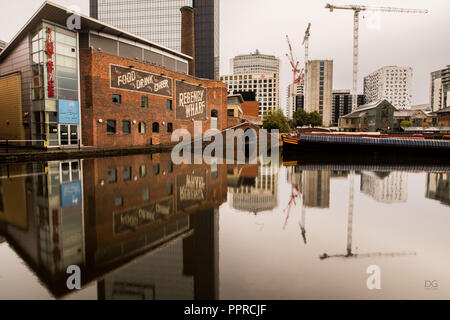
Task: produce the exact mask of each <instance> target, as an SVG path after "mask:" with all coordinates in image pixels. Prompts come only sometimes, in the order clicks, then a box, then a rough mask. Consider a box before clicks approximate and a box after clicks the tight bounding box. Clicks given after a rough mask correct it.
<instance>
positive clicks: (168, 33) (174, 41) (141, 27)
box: [90, 0, 220, 79]
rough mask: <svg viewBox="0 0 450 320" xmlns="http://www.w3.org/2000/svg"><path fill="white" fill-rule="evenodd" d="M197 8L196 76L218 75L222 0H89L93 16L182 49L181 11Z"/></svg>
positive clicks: (152, 39) (168, 45)
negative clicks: (220, 6) (185, 7)
mask: <svg viewBox="0 0 450 320" xmlns="http://www.w3.org/2000/svg"><path fill="white" fill-rule="evenodd" d="M184 6H189V7H193V8H194V9H195V60H196V61H195V62H196V76H197V77H199V78H205V79H218V78H219V49H220V43H219V31H220V30H219V26H220V25H219V19H220V16H219V9H220V8H219V0H159V1H155V0H141V1H126V0H90V10H91V11H90V15H91V17H93V18H95V19H98V20H101V21H104V22H106V23H108V24H111V25H113V26H115V27H118V28H120V29H123V30H125V31H128V32H130V33H133V34H135V35H137V36H140V37H142V38H144V39H147V40H150V41H153V42H156V43H157V44H160V45H163V46H165V47H168V48H170V49H173V50H176V51H181V12H180V9H181V8H182V7H184Z"/></svg>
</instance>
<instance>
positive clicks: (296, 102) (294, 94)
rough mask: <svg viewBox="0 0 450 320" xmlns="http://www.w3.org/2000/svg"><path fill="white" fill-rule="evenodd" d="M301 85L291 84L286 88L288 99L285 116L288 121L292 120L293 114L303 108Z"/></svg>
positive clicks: (302, 87)
mask: <svg viewBox="0 0 450 320" xmlns="http://www.w3.org/2000/svg"><path fill="white" fill-rule="evenodd" d="M303 90H304V85H303V83H291V84H290V85H289V86H288V99H287V114H286V116H287V117H288V118H289V119H292V117H293V116H294V113H295V112H296V111H297V110H298V109H299V108H301V109H303V108H304V107H305V96H304V94H303Z"/></svg>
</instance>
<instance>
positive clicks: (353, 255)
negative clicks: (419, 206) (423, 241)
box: [319, 171, 416, 260]
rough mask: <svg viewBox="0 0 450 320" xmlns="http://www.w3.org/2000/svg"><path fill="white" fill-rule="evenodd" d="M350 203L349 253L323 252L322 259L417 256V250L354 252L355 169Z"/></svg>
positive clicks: (350, 183) (348, 224)
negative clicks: (331, 253)
mask: <svg viewBox="0 0 450 320" xmlns="http://www.w3.org/2000/svg"><path fill="white" fill-rule="evenodd" d="M349 187H350V190H349V203H348V220H347V253H346V254H333V255H329V254H327V253H324V254H322V255H321V256H320V257H319V258H320V260H325V259H329V258H372V257H401V256H415V255H416V253H415V252H388V253H384V252H373V253H362V254H358V253H353V251H352V243H353V209H354V201H355V196H354V193H355V171H351V172H350V176H349Z"/></svg>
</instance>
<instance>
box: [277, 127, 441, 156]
mask: <svg viewBox="0 0 450 320" xmlns="http://www.w3.org/2000/svg"><path fill="white" fill-rule="evenodd" d="M445 138H449V137H448V136H444V137H441V139H436V138H435V137H427V136H423V135H407V136H405V135H390V134H381V133H341V132H339V133H329V132H327V133H324V132H310V133H300V134H298V135H289V136H286V137H283V153H284V154H291V155H292V154H300V153H302V154H304V153H305V152H316V153H326V154H328V155H329V156H330V157H332V156H345V157H353V156H369V157H370V156H373V155H377V156H379V155H389V156H404V155H405V156H414V155H415V156H427V157H431V156H439V157H442V156H443V157H447V156H450V140H446V139H445ZM411 160H412V161H413V158H412V159H411Z"/></svg>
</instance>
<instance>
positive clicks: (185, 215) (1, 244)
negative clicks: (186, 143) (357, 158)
mask: <svg viewBox="0 0 450 320" xmlns="http://www.w3.org/2000/svg"><path fill="white" fill-rule="evenodd" d="M449 171H450V168H447V169H446V168H438V167H414V168H412V167H395V166H390V167H383V166H377V165H361V164H360V165H351V164H350V165H340V166H339V165H304V164H302V163H296V162H290V163H285V164H282V162H281V163H280V164H279V165H250V164H246V165H243V164H241V165H237V164H236V165H224V164H218V163H217V161H213V162H212V163H210V164H206V163H205V164H202V165H179V166H177V165H175V164H173V163H172V162H171V159H170V154H156V155H135V156H128V157H117V158H98V159H87V160H71V161H63V162H61V161H54V162H45V163H28V164H17V165H12V164H11V165H1V166H0V299H94V300H95V299H139V300H140V299H149V300H153V299H156V300H160V299H188V300H190V299H289V300H290V299H294V300H297V299H450V210H449V205H450V185H449V177H450V174H449ZM70 266H77V268H75V269H70ZM68 268H69V273H68ZM78 275H79V277H78V278H77V276H78ZM78 279H79V284H80V286H81V289H80V290H71V288H73V286H74V285H75V286H76V284H77V283H78V282H77V281H78Z"/></svg>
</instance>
